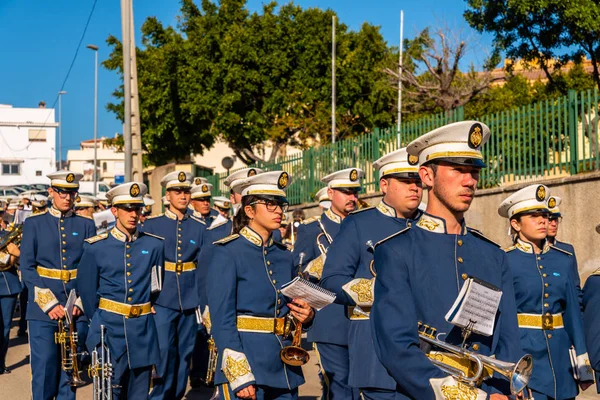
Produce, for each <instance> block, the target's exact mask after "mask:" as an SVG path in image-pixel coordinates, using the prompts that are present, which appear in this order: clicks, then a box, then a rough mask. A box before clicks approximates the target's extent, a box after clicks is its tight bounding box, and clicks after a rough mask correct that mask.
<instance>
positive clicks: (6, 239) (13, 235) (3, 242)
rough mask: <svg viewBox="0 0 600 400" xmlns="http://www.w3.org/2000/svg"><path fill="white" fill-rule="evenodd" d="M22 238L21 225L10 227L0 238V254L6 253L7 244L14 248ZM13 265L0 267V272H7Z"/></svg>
mask: <svg viewBox="0 0 600 400" xmlns="http://www.w3.org/2000/svg"><path fill="white" fill-rule="evenodd" d="M22 237H23V225H22V224H21V225H12V226H11V227H10V229H9V230H8V231H7V232H6V233H5V234H4V235H3V236H2V237H1V238H0V252H3V251H6V248H7V247H8V245H9V244H11V243H13V244H14V245H15V246H19V245H20V244H21V239H22ZM12 267H13V265H10V264H8V265H4V266H0V272H4V271H8V270H9V269H11V268H12Z"/></svg>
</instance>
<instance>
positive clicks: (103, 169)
mask: <svg viewBox="0 0 600 400" xmlns="http://www.w3.org/2000/svg"><path fill="white" fill-rule="evenodd" d="M107 169H108V164H107V163H106V161H105V162H103V163H102V172H106V170H107Z"/></svg>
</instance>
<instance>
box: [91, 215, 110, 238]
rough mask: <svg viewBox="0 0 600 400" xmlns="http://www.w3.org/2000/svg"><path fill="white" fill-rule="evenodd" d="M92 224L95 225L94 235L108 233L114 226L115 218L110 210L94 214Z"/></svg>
mask: <svg viewBox="0 0 600 400" xmlns="http://www.w3.org/2000/svg"><path fill="white" fill-rule="evenodd" d="M93 217H94V224H95V225H96V235H100V234H101V233H104V232H108V231H109V230H110V229H112V227H113V226H115V216H114V215H113V214H112V212H111V211H110V209H108V210H104V211H100V212H97V213H94V216H93Z"/></svg>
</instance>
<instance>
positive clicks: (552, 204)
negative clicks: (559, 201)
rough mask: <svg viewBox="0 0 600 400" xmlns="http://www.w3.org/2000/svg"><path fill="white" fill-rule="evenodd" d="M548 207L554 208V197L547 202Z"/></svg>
mask: <svg viewBox="0 0 600 400" xmlns="http://www.w3.org/2000/svg"><path fill="white" fill-rule="evenodd" d="M548 207H550V208H554V207H556V199H555V198H554V197H550V200H548Z"/></svg>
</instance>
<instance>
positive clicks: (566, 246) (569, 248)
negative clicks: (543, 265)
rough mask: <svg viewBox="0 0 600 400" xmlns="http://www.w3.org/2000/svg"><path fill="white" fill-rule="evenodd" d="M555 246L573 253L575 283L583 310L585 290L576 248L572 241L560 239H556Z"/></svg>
mask: <svg viewBox="0 0 600 400" xmlns="http://www.w3.org/2000/svg"><path fill="white" fill-rule="evenodd" d="M554 247H558V248H559V249H561V250H565V251H567V252H569V253H571V254H573V283H574V284H575V289H576V290H577V297H578V298H579V304H580V305H581V310H582V311H583V305H582V303H583V291H582V290H581V277H580V276H579V267H578V265H577V256H576V255H575V248H574V247H573V245H572V244H571V243H565V242H559V241H558V240H555V241H554Z"/></svg>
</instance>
